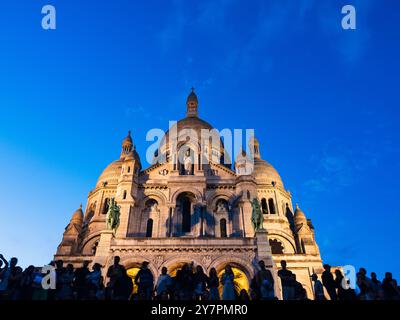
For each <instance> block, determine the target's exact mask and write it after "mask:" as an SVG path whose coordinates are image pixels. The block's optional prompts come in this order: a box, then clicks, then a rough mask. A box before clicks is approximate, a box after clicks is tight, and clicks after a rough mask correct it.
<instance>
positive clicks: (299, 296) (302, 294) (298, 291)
mask: <svg viewBox="0 0 400 320" xmlns="http://www.w3.org/2000/svg"><path fill="white" fill-rule="evenodd" d="M292 281H293V286H294V299H295V300H305V299H307V292H306V291H305V289H304V288H303V285H302V284H301V283H300V282H298V281H297V277H296V275H295V274H294V273H293V274H292Z"/></svg>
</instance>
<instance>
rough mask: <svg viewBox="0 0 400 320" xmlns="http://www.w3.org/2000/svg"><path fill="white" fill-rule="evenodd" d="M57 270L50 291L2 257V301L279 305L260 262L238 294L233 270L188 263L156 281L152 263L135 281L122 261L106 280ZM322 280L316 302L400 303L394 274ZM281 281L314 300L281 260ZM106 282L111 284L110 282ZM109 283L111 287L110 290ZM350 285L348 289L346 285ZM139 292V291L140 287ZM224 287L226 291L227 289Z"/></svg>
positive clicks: (285, 291)
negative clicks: (254, 302) (351, 282)
mask: <svg viewBox="0 0 400 320" xmlns="http://www.w3.org/2000/svg"><path fill="white" fill-rule="evenodd" d="M50 265H52V266H53V267H54V270H55V286H54V287H53V288H52V287H50V288H44V287H43V285H42V282H43V279H44V278H43V277H44V276H45V275H44V274H43V273H42V271H41V270H40V269H38V268H35V267H34V266H29V267H27V268H26V269H25V270H23V269H22V268H21V267H19V266H18V259H17V258H15V257H14V258H11V259H10V261H9V262H8V261H7V260H6V259H5V258H4V257H3V255H0V300H125V301H128V300H153V299H154V300H277V299H278V298H277V296H276V291H275V282H274V277H273V275H272V273H271V271H270V270H269V269H267V268H266V266H265V263H264V261H262V260H261V261H259V262H258V271H257V272H256V273H255V276H254V278H253V279H252V280H251V282H250V286H249V290H248V291H247V290H245V289H241V290H239V289H238V286H237V285H236V283H235V274H234V272H233V270H232V267H231V266H230V265H227V266H226V267H225V270H224V272H223V273H222V275H221V276H218V273H217V270H216V269H215V268H211V270H210V272H209V274H208V275H207V274H206V273H205V272H204V270H203V268H202V267H201V266H196V267H195V266H194V264H193V263H190V264H185V265H183V266H182V268H181V269H179V270H178V271H177V272H176V274H175V275H174V276H171V275H169V274H168V270H167V268H166V267H163V268H162V270H161V274H160V275H159V277H158V279H157V281H156V282H155V279H154V276H153V273H152V272H151V271H150V269H149V263H148V262H146V261H145V262H143V263H142V265H141V268H140V270H139V271H138V272H137V274H136V275H135V277H134V278H131V277H130V276H129V275H128V273H127V271H126V269H125V267H124V266H123V265H121V264H120V258H119V257H118V256H116V257H114V263H113V265H111V266H110V267H109V268H108V270H107V273H106V279H104V277H103V275H102V267H101V265H100V264H98V263H95V264H93V266H92V268H91V270H90V269H89V262H85V263H84V264H83V266H82V267H80V268H77V269H74V267H73V265H72V264H67V265H66V266H64V263H63V261H61V260H58V261H55V262H51V264H50ZM324 269H325V270H324V272H323V273H322V276H321V278H322V279H321V280H322V281H320V280H319V279H318V275H317V274H313V275H312V276H311V279H312V281H313V283H314V286H313V290H314V298H313V299H315V300H327V297H329V300H400V290H399V287H398V286H397V282H396V280H395V279H393V278H392V274H391V273H390V272H387V273H386V275H385V279H383V281H382V282H381V281H379V280H378V279H377V276H376V274H375V273H374V272H372V273H371V277H368V276H367V272H366V270H365V269H364V268H361V269H360V271H359V272H358V273H357V281H356V288H355V289H354V288H353V289H352V288H351V286H349V285H348V284H349V282H348V280H347V279H345V278H344V276H343V274H342V272H341V271H340V270H335V272H334V274H335V277H334V276H333V274H332V272H331V267H330V266H329V265H324ZM278 278H279V279H280V282H281V283H280V284H281V288H282V298H283V300H308V299H309V298H308V297H307V291H306V289H305V288H304V287H303V285H302V284H301V283H300V282H298V281H297V279H296V274H294V273H293V272H292V271H290V270H288V269H287V266H286V261H281V268H280V269H279V271H278ZM105 280H106V281H105ZM105 283H107V284H106V285H104V284H105ZM346 284H347V285H346ZM134 287H135V288H134ZM221 288H222V290H221Z"/></svg>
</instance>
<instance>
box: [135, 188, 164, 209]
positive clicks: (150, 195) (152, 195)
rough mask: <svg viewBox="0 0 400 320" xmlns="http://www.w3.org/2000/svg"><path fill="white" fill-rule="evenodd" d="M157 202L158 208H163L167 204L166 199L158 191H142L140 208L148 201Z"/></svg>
mask: <svg viewBox="0 0 400 320" xmlns="http://www.w3.org/2000/svg"><path fill="white" fill-rule="evenodd" d="M150 199H154V200H157V202H158V205H159V206H165V205H166V203H167V197H166V196H165V195H164V194H163V193H162V192H161V191H158V190H151V191H144V197H143V199H141V201H140V206H142V207H144V205H145V203H146V202H147V201H148V200H150Z"/></svg>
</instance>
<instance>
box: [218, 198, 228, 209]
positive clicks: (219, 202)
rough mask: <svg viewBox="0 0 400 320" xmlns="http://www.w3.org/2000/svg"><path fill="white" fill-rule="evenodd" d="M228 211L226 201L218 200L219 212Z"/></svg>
mask: <svg viewBox="0 0 400 320" xmlns="http://www.w3.org/2000/svg"><path fill="white" fill-rule="evenodd" d="M226 211H228V208H227V205H226V202H225V201H224V200H218V202H217V212H226Z"/></svg>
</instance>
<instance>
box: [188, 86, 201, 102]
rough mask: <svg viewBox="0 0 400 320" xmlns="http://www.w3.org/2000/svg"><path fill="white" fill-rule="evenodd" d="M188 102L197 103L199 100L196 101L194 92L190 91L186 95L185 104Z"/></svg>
mask: <svg viewBox="0 0 400 320" xmlns="http://www.w3.org/2000/svg"><path fill="white" fill-rule="evenodd" d="M188 102H196V103H199V100H198V99H197V95H196V94H195V93H194V90H193V89H192V92H190V94H189V95H188V97H187V99H186V103H188Z"/></svg>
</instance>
